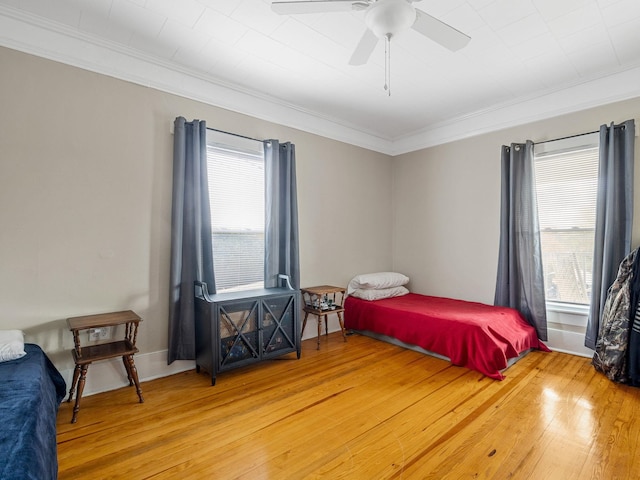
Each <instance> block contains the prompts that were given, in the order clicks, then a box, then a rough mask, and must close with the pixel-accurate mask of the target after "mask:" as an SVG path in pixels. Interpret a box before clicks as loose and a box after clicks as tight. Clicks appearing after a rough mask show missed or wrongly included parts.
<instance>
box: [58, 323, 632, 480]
mask: <svg viewBox="0 0 640 480" xmlns="http://www.w3.org/2000/svg"><path fill="white" fill-rule="evenodd" d="M90 374H91V373H90V372H89V375H90ZM506 375H507V378H506V379H505V380H503V381H495V380H491V379H489V378H487V377H484V376H482V375H481V374H479V373H477V372H474V371H471V370H467V369H465V368H462V367H455V366H452V365H450V364H449V363H448V362H446V361H443V360H439V359H436V358H433V357H428V356H424V355H422V354H419V353H416V352H412V351H409V350H405V349H402V348H399V347H395V346H392V345H389V344H386V343H382V342H379V341H376V340H373V339H371V338H368V337H363V336H359V335H353V336H349V337H348V341H347V342H346V343H345V342H343V339H342V336H341V335H340V334H339V333H338V334H330V335H329V336H323V337H322V338H321V348H320V350H317V349H316V339H311V340H307V341H305V342H303V351H302V357H301V359H300V360H297V359H296V358H295V355H293V356H288V357H287V358H284V359H279V360H273V361H269V362H265V363H263V364H260V365H255V366H252V367H249V368H243V369H239V370H234V371H229V372H225V373H223V374H220V375H219V376H218V378H217V384H216V385H215V386H211V381H210V378H209V377H208V376H207V375H206V374H204V373H200V374H197V373H195V371H191V372H184V373H181V374H177V375H173V376H171V377H165V378H160V379H157V380H153V381H149V382H144V383H143V384H142V388H143V391H144V394H145V403H144V404H139V403H137V396H136V394H135V390H134V389H131V388H122V389H119V390H116V391H112V392H107V393H103V394H97V395H93V396H90V397H87V398H85V399H83V401H82V406H81V409H80V412H79V415H78V423H76V424H70V423H69V422H70V419H71V411H72V404H71V403H66V402H65V403H63V405H62V406H61V408H60V411H59V414H58V450H59V478H60V479H61V480H66V479H76V478H77V479H86V478H101V479H128V480H137V479H154V480H159V479H174V478H179V479H181V480H187V479H190V478H193V479H202V478H216V479H225V480H226V479H252V480H254V479H314V478H323V479H326V478H331V479H342V478H344V479H392V478H394V479H426V478H437V479H439V480H440V479H444V478H454V479H457V478H478V479H480V478H487V479H489V478H495V479H505V478H517V479H521V478H522V479H539V478H544V479H554V478H559V479H560V478H561V479H563V480H564V479H579V478H580V479H581V478H594V479H595V478H599V479H606V478H619V479H625V478H629V479H631V478H639V473H640V471H639V468H638V466H637V462H634V457H635V456H636V455H637V454H638V453H639V452H638V449H639V448H640V433H639V432H640V425H639V423H640V422H639V421H638V420H637V417H638V416H637V415H636V412H637V411H638V410H639V409H640V394H639V392H640V391H639V390H638V389H634V388H631V387H626V386H621V385H617V384H613V383H611V382H610V381H608V380H607V379H606V378H605V377H604V376H602V375H601V374H599V373H597V372H595V371H594V369H593V367H592V366H591V365H590V362H589V359H586V358H580V357H574V356H570V355H566V354H562V353H556V352H553V353H543V352H532V353H531V354H529V355H528V356H526V357H524V358H523V359H522V360H520V361H519V362H518V363H516V364H515V365H514V366H512V367H511V368H509V369H508V370H507V372H506Z"/></svg>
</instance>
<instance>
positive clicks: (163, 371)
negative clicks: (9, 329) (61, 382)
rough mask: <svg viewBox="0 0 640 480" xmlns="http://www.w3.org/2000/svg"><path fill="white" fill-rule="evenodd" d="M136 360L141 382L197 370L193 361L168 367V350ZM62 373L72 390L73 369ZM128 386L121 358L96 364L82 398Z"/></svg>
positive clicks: (177, 362)
mask: <svg viewBox="0 0 640 480" xmlns="http://www.w3.org/2000/svg"><path fill="white" fill-rule="evenodd" d="M134 359H135V362H136V370H137V371H138V378H139V379H140V381H141V382H145V381H147V380H153V379H155V378H160V377H167V376H169V375H173V374H175V373H180V372H184V371H187V370H193V369H194V368H196V363H195V362H194V361H193V360H176V361H175V362H173V363H172V364H171V365H167V350H162V351H160V352H153V353H141V354H137V355H135V357H134ZM60 373H61V374H62V376H63V377H64V379H65V381H66V382H67V388H70V387H71V380H72V378H73V369H67V370H61V371H60ZM128 385H129V381H128V380H127V373H126V371H125V369H124V365H123V364H122V359H121V358H119V357H118V358H116V359H111V360H104V361H101V362H95V363H92V364H91V365H90V366H89V370H88V372H87V381H86V383H85V386H84V392H83V394H82V396H83V397H85V396H88V395H93V394H95V393H101V392H107V391H109V390H116V389H118V388H121V387H125V386H128ZM143 392H144V387H143Z"/></svg>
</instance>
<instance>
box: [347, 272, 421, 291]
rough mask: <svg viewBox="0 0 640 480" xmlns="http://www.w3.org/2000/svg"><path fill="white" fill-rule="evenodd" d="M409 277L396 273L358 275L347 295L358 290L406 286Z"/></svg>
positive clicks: (351, 283) (349, 286) (350, 283)
mask: <svg viewBox="0 0 640 480" xmlns="http://www.w3.org/2000/svg"><path fill="white" fill-rule="evenodd" d="M407 283H409V277H407V276H406V275H403V274H401V273H396V272H378V273H364V274H361V275H356V276H355V277H353V278H352V279H351V281H350V282H349V285H348V286H347V295H351V292H353V291H354V290H357V289H359V288H360V289H376V290H378V289H381V288H392V287H399V286H401V285H406V284H407Z"/></svg>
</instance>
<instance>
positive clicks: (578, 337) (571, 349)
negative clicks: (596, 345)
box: [544, 327, 593, 358]
mask: <svg viewBox="0 0 640 480" xmlns="http://www.w3.org/2000/svg"><path fill="white" fill-rule="evenodd" d="M584 335H585V334H584V332H573V331H570V330H563V329H560V328H553V327H549V328H547V336H548V340H547V341H546V342H544V344H545V345H546V346H547V347H549V348H550V349H551V350H553V351H555V352H562V353H569V354H571V355H578V356H579V357H588V358H591V357H593V350H591V349H589V348H587V347H585V346H584Z"/></svg>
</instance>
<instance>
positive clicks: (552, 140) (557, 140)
mask: <svg viewBox="0 0 640 480" xmlns="http://www.w3.org/2000/svg"><path fill="white" fill-rule="evenodd" d="M594 133H600V130H595V131H593V132H586V133H578V134H577V135H567V136H566V137H560V138H553V139H551V140H545V141H544V142H534V145H541V144H543V143H551V142H559V141H560V140H566V139H568V138H576V137H582V136H584V135H593V134H594Z"/></svg>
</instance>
